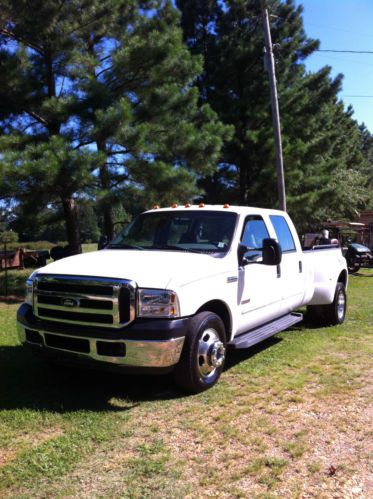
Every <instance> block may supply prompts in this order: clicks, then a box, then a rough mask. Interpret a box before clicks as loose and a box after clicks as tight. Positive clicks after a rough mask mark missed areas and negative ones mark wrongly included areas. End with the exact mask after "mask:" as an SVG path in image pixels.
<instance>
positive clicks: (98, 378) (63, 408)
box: [0, 346, 180, 413]
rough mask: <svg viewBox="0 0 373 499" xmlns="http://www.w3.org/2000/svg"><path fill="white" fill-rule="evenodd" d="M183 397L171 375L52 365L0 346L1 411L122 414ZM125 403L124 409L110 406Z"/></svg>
mask: <svg viewBox="0 0 373 499" xmlns="http://www.w3.org/2000/svg"><path fill="white" fill-rule="evenodd" d="M178 397H180V393H177V391H176V390H175V389H174V387H173V386H172V383H171V381H170V378H169V377H167V376H140V375H137V376H129V375H124V374H114V373H111V372H105V371H96V370H93V369H92V370H91V369H78V368H73V367H64V366H59V365H55V364H50V363H48V362H46V361H44V360H42V359H39V358H37V357H35V356H34V355H33V354H32V353H31V352H30V351H28V350H27V349H26V348H24V347H22V346H4V347H0V411H1V410H4V409H5V410H9V409H35V410H46V411H52V412H58V413H66V412H75V411H80V410H92V411H124V410H129V409H132V408H133V407H135V406H137V405H139V403H140V402H143V401H148V400H167V399H173V398H178ZM113 398H117V399H120V400H122V402H124V403H121V404H120V407H117V406H116V405H115V404H112V403H111V402H110V400H111V399H113Z"/></svg>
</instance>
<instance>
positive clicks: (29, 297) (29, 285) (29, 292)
mask: <svg viewBox="0 0 373 499" xmlns="http://www.w3.org/2000/svg"><path fill="white" fill-rule="evenodd" d="M33 290H34V284H33V281H32V279H27V281H26V297H25V302H26V303H28V304H29V305H31V306H32V305H33V301H34V298H33Z"/></svg>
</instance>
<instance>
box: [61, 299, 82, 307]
mask: <svg viewBox="0 0 373 499" xmlns="http://www.w3.org/2000/svg"><path fill="white" fill-rule="evenodd" d="M61 302H62V305H63V306H64V307H71V308H72V307H77V306H78V305H79V304H78V301H77V300H73V299H72V298H63V299H62V300H61Z"/></svg>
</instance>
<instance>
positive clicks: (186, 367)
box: [174, 312, 226, 393]
mask: <svg viewBox="0 0 373 499" xmlns="http://www.w3.org/2000/svg"><path fill="white" fill-rule="evenodd" d="M225 352H226V335H225V327H224V324H223V321H222V320H221V319H220V317H219V316H218V315H216V314H214V313H212V312H200V313H199V314H197V315H196V316H195V317H193V319H192V320H191V323H190V329H189V332H188V334H187V336H186V338H185V343H184V347H183V351H182V354H181V357H180V361H179V363H178V364H177V366H176V367H175V369H174V380H175V382H176V384H177V385H179V386H181V387H182V388H185V389H186V390H188V391H190V392H192V393H199V392H202V391H204V390H207V389H208V388H211V387H212V386H214V385H215V383H216V382H217V381H218V379H219V378H220V375H221V373H222V371H223V368H224V362H225Z"/></svg>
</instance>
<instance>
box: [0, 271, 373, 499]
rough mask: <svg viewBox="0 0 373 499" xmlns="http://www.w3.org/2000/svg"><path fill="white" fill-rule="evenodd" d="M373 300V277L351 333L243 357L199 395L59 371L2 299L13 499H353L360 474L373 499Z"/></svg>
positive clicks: (1, 437) (309, 337) (0, 361)
mask: <svg viewBox="0 0 373 499" xmlns="http://www.w3.org/2000/svg"><path fill="white" fill-rule="evenodd" d="M372 301H373V271H372V270H364V271H362V272H360V273H359V275H356V276H352V277H351V278H350V289H349V308H348V315H347V320H346V322H345V324H344V325H342V326H340V327H330V328H322V329H316V328H309V327H306V326H304V325H302V326H300V327H299V328H298V327H297V328H293V329H292V330H291V331H289V332H285V333H281V334H279V335H277V336H276V337H275V338H272V339H270V340H268V341H266V342H264V343H263V344H261V345H258V346H256V347H254V348H251V349H249V350H247V351H241V352H237V353H235V352H230V353H229V357H228V365H227V369H226V370H225V372H224V373H223V376H222V378H221V380H220V382H219V383H218V385H217V386H216V387H215V388H213V389H212V390H209V391H207V392H205V393H202V394H200V395H196V396H186V395H185V394H182V393H180V392H179V391H178V390H176V389H175V388H174V387H173V385H172V384H171V382H170V380H169V379H168V378H167V377H165V378H164V377H155V376H154V377H130V376H120V375H116V374H108V373H100V372H93V371H79V370H73V369H66V368H61V367H53V366H49V365H47V364H45V363H43V362H42V361H41V360H39V359H37V358H35V357H33V356H32V355H31V354H30V353H29V352H28V351H27V350H26V349H24V348H23V347H21V346H20V345H19V344H18V341H17V336H16V330H15V313H16V308H17V306H16V305H11V304H0V496H1V497H9V498H10V497H40V498H41V497H75V496H79V497H81V496H87V497H124V498H142V497H149V498H157V497H158V498H167V497H169V498H174V497H180V498H182V497H185V496H189V497H208V496H212V497H216V496H218V495H219V497H253V498H255V497H263V498H264V497H268V498H269V497H302V494H303V495H307V493H308V494H309V495H312V494H313V495H314V496H317V494H319V495H320V490H324V492H323V493H324V495H325V497H333V496H334V495H336V496H338V497H347V496H349V494H350V491H349V489H348V486H349V485H348V484H349V483H350V482H349V481H350V480H351V479H352V477H353V480H354V482H353V483H356V484H358V486H359V487H361V489H362V494H363V495H364V494H365V496H366V497H367V496H368V495H369V489H367V488H364V487H367V486H368V485H367V486H366V485H364V484H365V480H368V478H369V470H368V468H367V466H368V463H369V459H368V455H367V452H368V451H367V449H366V445H365V442H366V441H368V439H369V438H371V434H369V424H368V421H369V418H368V415H369V414H368V412H367V407H368V405H369V403H370V400H371V397H372V394H371V386H372V353H373V351H372V350H373V345H372V324H373V307H372V305H371V304H372ZM330 465H333V466H335V467H336V469H337V471H336V473H335V475H334V476H333V477H330V474H329V473H328V469H329V467H330ZM367 477H368V478H367ZM367 483H368V482H367ZM305 484H306V485H305ZM320 486H322V487H323V488H322V489H320V488H318V487H320ZM304 487H307V488H306V489H304ZM344 487H345V488H344ZM346 487H347V488H346Z"/></svg>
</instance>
